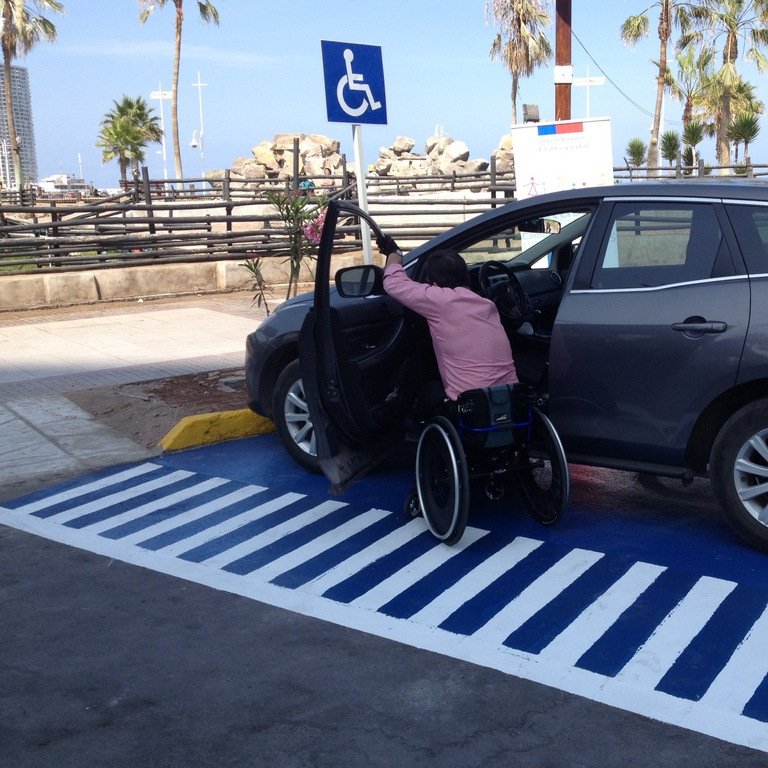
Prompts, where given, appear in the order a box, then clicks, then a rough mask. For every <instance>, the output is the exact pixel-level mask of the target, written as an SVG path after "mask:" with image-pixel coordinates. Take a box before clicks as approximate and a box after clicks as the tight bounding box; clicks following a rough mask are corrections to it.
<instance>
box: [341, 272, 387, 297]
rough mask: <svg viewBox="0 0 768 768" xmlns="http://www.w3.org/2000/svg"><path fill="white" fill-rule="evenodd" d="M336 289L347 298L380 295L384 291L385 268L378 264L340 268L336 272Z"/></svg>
mask: <svg viewBox="0 0 768 768" xmlns="http://www.w3.org/2000/svg"><path fill="white" fill-rule="evenodd" d="M336 290H337V291H338V292H339V296H343V297H344V298H345V299H359V298H362V297H364V296H380V295H381V294H382V293H384V270H383V269H382V268H381V267H379V266H377V265H376V264H365V265H364V266H360V267H345V268H344V269H340V270H338V272H336Z"/></svg>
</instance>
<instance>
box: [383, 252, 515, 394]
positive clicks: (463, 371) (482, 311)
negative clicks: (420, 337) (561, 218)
mask: <svg viewBox="0 0 768 768" xmlns="http://www.w3.org/2000/svg"><path fill="white" fill-rule="evenodd" d="M384 289H385V290H386V292H387V293H388V294H389V295H390V296H392V297H393V298H395V299H397V300H398V301H399V302H400V303H401V304H403V305H404V306H406V307H408V308H409V309H412V310H413V311H414V312H416V313H418V314H419V315H421V316H422V317H424V318H425V319H426V321H427V323H428V325H429V331H430V334H431V335H432V344H433V346H434V349H435V357H436V358H437V366H438V368H439V369H440V376H441V378H442V380H443V386H444V387H445V393H446V395H448V397H450V398H451V400H456V398H457V397H458V396H459V395H460V394H461V393H462V392H466V391H467V390H469V389H478V388H479V387H489V386H492V385H494V384H511V383H514V382H516V381H517V374H516V372H515V363H514V361H513V360H512V350H511V348H510V346H509V339H508V338H507V334H506V331H505V330H504V328H503V327H502V325H501V320H500V319H499V312H498V310H497V309H496V305H495V304H494V303H493V302H492V301H490V300H489V299H484V298H483V297H482V296H478V295H477V294H476V293H473V292H472V291H471V290H470V289H469V288H440V287H438V286H436V285H427V284H426V283H417V282H416V281H415V280H411V278H410V277H408V275H407V274H406V273H405V270H404V269H403V267H402V266H401V265H400V264H390V265H389V266H388V267H387V268H386V270H385V271H384Z"/></svg>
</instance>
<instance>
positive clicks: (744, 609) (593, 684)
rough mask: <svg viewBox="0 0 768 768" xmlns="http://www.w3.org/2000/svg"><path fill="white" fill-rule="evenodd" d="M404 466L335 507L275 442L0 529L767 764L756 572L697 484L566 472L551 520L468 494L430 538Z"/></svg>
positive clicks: (57, 505) (73, 490)
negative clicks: (308, 619)
mask: <svg viewBox="0 0 768 768" xmlns="http://www.w3.org/2000/svg"><path fill="white" fill-rule="evenodd" d="M411 467H412V464H411V463H410V459H409V457H408V456H402V457H400V458H399V459H398V461H397V463H394V464H390V465H388V466H386V467H384V468H381V469H380V470H379V471H378V472H377V473H376V474H375V475H372V476H370V477H367V478H365V479H363V480H362V481H360V482H358V483H357V484H356V485H355V486H353V487H352V488H351V489H350V490H349V491H347V492H346V493H344V494H342V495H339V496H333V495H330V494H329V493H328V491H327V484H326V481H325V480H324V479H323V478H320V477H316V476H312V475H308V474H306V473H304V472H303V471H301V470H299V469H297V468H296V467H295V466H294V465H293V464H292V463H291V462H290V461H289V460H288V459H287V458H286V457H285V455H284V454H283V452H282V450H281V449H280V447H279V445H278V443H277V440H276V438H275V437H274V436H265V437H260V438H255V439H251V440H245V441H235V442H231V443H224V444H221V445H218V446H213V447H209V448H205V449H197V450H191V451H187V452H183V453H179V454H172V455H165V456H162V457H157V458H155V459H152V460H149V461H145V462H141V463H136V464H130V465H123V466H119V467H112V468H110V469H108V470H104V471H101V472H98V473H94V474H91V475H88V476H86V477H82V478H78V479H77V480H76V481H73V482H70V483H66V484H62V485H59V486H56V487H54V488H50V489H46V490H45V491H41V492H37V493H35V494H31V495H28V496H25V497H22V498H19V499H16V500H14V501H12V502H9V503H6V504H5V505H4V507H2V508H0V523H2V524H5V525H10V526H13V527H16V528H19V529H22V530H26V531H29V532H31V533H34V534H36V535H40V536H45V537H47V538H50V539H54V540H57V541H61V542H64V543H66V544H70V545H72V546H77V547H80V548H83V549H88V550H90V551H93V552H97V553H100V554H104V555H107V556H109V557H114V558H117V559H120V560H123V561H125V562H130V563H135V564H137V565H141V566H143V567H147V568H151V569H154V570H157V571H160V572H163V573H168V574H171V575H175V576H178V577H180V578H184V579H189V580H192V581H196V582H198V583H202V584H206V585H209V586H211V587H213V588H216V589H221V590H226V591H230V592H234V593H236V594H241V595H244V596H247V597H251V598H253V599H256V600H260V601H262V602H266V603H269V604H272V605H276V606H280V607H283V608H286V609H288V610H294V611H298V612H301V613H303V614H305V615H309V616H315V617H317V618H321V619H324V620H326V621H331V622H335V623H337V624H340V625H343V626H347V627H352V628H355V629H359V630H361V631H365V632H370V633H373V634H377V635H380V636H382V637H387V638H391V639H393V640H397V641H399V642H402V643H408V644H411V645H413V646H415V647H419V648H425V649H428V650H432V651H435V652H437V653H441V654H444V655H447V656H452V657H455V658H460V659H463V660H467V661H471V662H474V663H478V664H482V665H484V666H487V667H491V668H495V669H498V670H500V671H503V672H505V673H508V674H513V675H517V676H520V677H523V678H526V679H530V680H533V681H537V682H541V683H544V684H546V685H550V686H554V687H557V688H560V689H562V690H564V691H568V692H571V693H575V694H579V695H582V696H586V697H588V698H590V699H593V700H595V701H600V702H604V703H606V704H609V705H612V706H617V707H621V708H624V709H627V710H629V711H633V712H637V713H640V714H644V715H648V716H650V717H653V718H656V719H658V720H662V721H665V722H668V723H671V724H675V725H679V726H683V727H686V728H690V729H693V730H696V731H699V732H701V733H706V734H709V735H713V736H716V737H719V738H721V739H725V740H728V741H732V742H734V743H738V744H744V745H746V746H750V747H753V748H756V749H761V750H764V751H768V655H767V654H765V652H764V649H765V647H766V642H767V641H768V567H767V565H766V564H767V563H768V560H766V556H765V555H762V554H760V553H758V552H755V551H753V550H750V549H749V548H747V547H746V546H744V545H742V544H741V543H740V542H739V541H737V540H736V539H735V538H734V537H733V535H732V534H731V532H730V528H729V527H728V526H727V525H726V524H725V523H724V522H723V521H721V520H720V517H719V513H718V512H717V510H716V509H715V508H714V503H713V502H712V500H711V498H710V497H709V494H708V491H707V490H706V488H705V489H703V490H702V489H696V488H694V489H693V490H691V491H684V490H683V489H680V490H679V491H678V490H674V489H673V490H669V491H666V492H665V489H666V486H662V487H661V489H662V492H660V493H650V492H649V491H648V490H647V489H646V488H643V487H642V486H640V485H638V484H637V483H636V481H635V480H634V479H633V478H632V477H631V476H620V477H618V479H617V475H616V473H614V474H610V473H601V472H597V471H594V470H586V469H584V468H574V483H573V494H572V503H571V505H570V507H569V509H568V512H567V514H566V516H565V517H564V518H563V520H562V521H561V522H560V523H559V524H558V525H556V526H554V527H552V528H545V527H542V526H540V525H539V524H537V523H536V522H535V521H533V520H532V519H530V518H529V517H528V516H527V515H526V514H525V512H524V511H523V510H524V507H523V505H522V504H521V503H519V502H518V501H517V500H516V499H515V498H514V495H511V496H510V497H508V498H506V499H505V500H503V501H502V502H490V501H487V500H486V499H485V498H484V496H483V495H482V492H478V493H477V494H476V495H475V496H474V497H473V504H472V512H471V514H470V520H469V526H468V527H467V530H466V532H465V534H464V536H463V538H462V539H461V540H460V542H459V543H458V544H457V545H455V546H453V547H446V546H444V545H442V544H440V543H438V542H437V541H436V540H435V539H434V538H433V537H432V536H431V534H429V532H428V531H427V529H426V526H425V525H424V523H423V521H422V520H420V519H416V520H411V519H409V518H406V517H405V515H404V514H403V513H402V511H401V507H402V503H403V500H404V498H405V495H406V493H407V491H408V490H409V488H410V485H411V472H412V469H411Z"/></svg>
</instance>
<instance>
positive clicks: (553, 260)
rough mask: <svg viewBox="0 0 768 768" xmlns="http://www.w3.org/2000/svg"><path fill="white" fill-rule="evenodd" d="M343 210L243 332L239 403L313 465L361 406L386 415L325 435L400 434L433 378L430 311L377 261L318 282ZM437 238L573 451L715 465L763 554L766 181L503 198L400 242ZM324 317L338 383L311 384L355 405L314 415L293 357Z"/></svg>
mask: <svg viewBox="0 0 768 768" xmlns="http://www.w3.org/2000/svg"><path fill="white" fill-rule="evenodd" d="M345 205H346V206H347V207H349V204H342V208H343V207H344V206H345ZM343 212H344V214H345V215H347V214H349V210H345V211H343ZM338 217H339V210H338V207H337V204H332V205H331V207H330V208H329V210H328V214H327V216H326V231H325V232H324V234H323V241H322V242H321V247H320V254H319V262H318V284H317V286H316V290H315V294H314V295H311V294H310V295H307V296H302V297H298V298H297V299H295V300H293V301H290V302H286V304H284V305H283V306H282V307H280V309H279V310H278V311H277V312H275V313H274V314H273V315H272V316H271V317H270V318H269V319H267V320H266V321H265V322H264V323H263V324H262V325H261V326H260V327H259V328H258V329H256V330H255V331H254V332H253V333H252V334H251V335H250V336H249V337H248V340H247V353H246V377H247V382H248V390H249V397H250V402H249V404H250V407H251V408H252V409H253V410H255V411H257V412H258V413H261V414H263V415H265V416H268V417H270V418H272V419H273V420H274V422H275V425H276V428H277V431H278V433H279V435H280V437H281V439H282V442H283V444H284V445H285V447H286V448H287V450H288V452H289V453H290V454H291V455H292V456H293V457H294V458H295V459H296V460H297V461H299V462H300V463H302V464H303V465H304V466H305V467H307V468H309V469H317V467H318V459H317V455H316V454H317V449H316V445H317V443H316V442H315V437H316V429H320V428H322V429H323V430H324V431H327V430H328V429H331V430H333V429H334V424H336V426H338V424H339V423H341V422H345V423H347V424H349V422H350V420H352V421H354V419H355V413H357V414H361V413H364V412H365V413H369V414H370V413H386V419H385V420H383V421H381V422H380V423H378V424H377V423H376V420H375V419H370V418H367V417H366V418H365V419H361V418H359V420H364V421H366V422H368V423H367V424H364V425H360V430H359V431H358V434H357V435H356V436H355V435H353V434H352V433H351V432H350V430H349V429H347V430H346V431H344V430H341V431H340V430H339V429H336V430H335V437H334V438H333V439H334V440H336V441H337V442H338V441H339V439H340V438H339V435H340V434H342V433H343V434H346V435H348V436H349V439H347V440H346V442H348V443H351V444H352V445H351V448H350V450H351V451H352V452H353V453H354V452H355V451H357V452H363V453H364V452H365V451H363V450H362V449H363V446H364V444H365V445H366V450H367V452H368V453H371V451H370V450H369V449H370V447H371V446H373V447H374V452H375V451H376V450H381V449H383V446H382V445H381V443H382V442H383V440H380V439H379V438H380V437H381V435H384V434H386V436H387V438H388V439H389V440H396V439H399V438H400V437H402V430H400V429H398V426H399V425H400V422H404V421H405V420H406V418H407V412H408V405H409V402H410V399H411V398H412V395H413V393H414V392H415V391H416V390H417V388H418V384H419V381H421V380H424V379H426V378H428V377H434V375H435V367H434V355H433V354H432V350H431V344H430V341H429V336H428V332H427V329H426V327H425V325H424V323H423V321H421V320H420V319H419V318H418V317H416V316H414V315H413V314H412V313H410V312H408V311H407V310H404V309H403V308H402V307H401V306H400V305H399V304H398V303H397V302H396V301H394V300H393V299H391V298H390V297H388V296H386V295H385V294H384V293H383V291H382V290H381V281H380V269H379V268H378V267H370V266H369V267H352V268H350V269H347V270H341V271H340V272H338V273H337V274H336V283H337V289H330V290H329V289H328V281H327V276H328V275H329V274H330V272H329V271H327V270H328V269H329V264H330V258H331V253H332V250H333V245H334V243H335V242H338V235H337V236H336V237H335V238H334V231H333V229H334V227H335V224H336V221H337V219H338ZM444 247H451V248H455V249H457V250H459V251H460V252H461V254H462V256H463V257H464V259H465V260H466V262H467V264H468V265H469V268H470V276H471V280H472V285H473V288H474V290H476V291H477V292H479V293H481V294H483V295H486V296H488V297H489V298H493V299H494V300H495V301H496V303H497V306H498V307H499V311H500V314H501V316H502V319H503V321H504V323H505V325H506V327H507V330H508V334H509V336H510V339H511V342H512V348H513V352H514V356H515V361H516V365H517V369H518V375H519V377H520V378H521V380H522V381H525V382H528V383H531V384H534V385H536V386H538V387H539V388H540V389H542V390H543V391H544V392H545V393H546V395H547V397H548V406H547V407H548V414H549V417H550V419H551V421H552V422H553V423H554V425H555V427H556V428H557V431H558V433H559V435H560V437H561V439H562V441H563V444H564V446H565V450H566V453H567V456H568V460H569V461H570V462H573V463H577V464H586V465H594V466H603V467H612V468H617V469H624V470H633V471H638V472H644V473H652V474H656V475H665V476H671V477H679V478H682V479H683V480H687V479H691V478H693V477H696V476H704V475H709V477H710V479H711V483H712V487H713V489H714V492H715V494H716V496H717V498H718V500H719V502H720V504H721V506H722V508H723V510H724V511H725V514H726V515H727V517H728V519H729V520H730V522H731V523H732V524H733V526H734V527H735V529H736V530H737V531H738V532H739V534H740V535H741V536H742V537H744V538H745V539H746V540H747V541H748V542H749V543H750V544H752V545H753V546H755V547H758V548H760V549H762V550H765V551H768V185H764V184H762V183H759V182H741V181H733V182H726V181H711V180H706V181H696V182H657V183H650V182H649V183H637V184H625V185H619V186H613V187H599V188H590V189H580V190H574V191H568V192H561V193H553V194H547V195H541V196H538V197H534V198H530V199H527V200H524V201H520V202H512V203H509V204H507V205H505V206H503V207H499V208H497V209H495V210H493V211H490V212H488V213H486V214H483V215H481V216H478V217H476V218H474V219H473V220H471V221H469V222H467V223H465V224H462V225H460V226H458V227H456V228H454V229H452V230H451V231H449V232H446V233H445V234H442V235H440V236H439V237H437V238H435V239H433V240H431V241H430V242H428V243H426V244H424V245H422V246H420V247H419V248H416V249H415V250H413V251H411V253H410V254H409V255H408V257H407V258H406V268H407V269H408V270H409V272H410V274H411V276H412V277H414V278H415V279H417V280H418V279H419V277H420V272H421V267H422V266H423V264H424V261H425V257H427V256H428V255H429V253H430V252H431V251H433V250H435V249H437V248H444ZM323 265H325V266H326V271H325V272H323ZM323 275H325V277H323ZM345 285H347V286H355V285H356V286H358V287H359V286H361V285H368V286H369V288H368V289H366V290H365V291H361V290H359V289H356V290H354V291H349V290H345V289H344V286H345ZM318 311H324V312H326V313H329V315H330V319H329V324H328V325H327V327H328V328H331V329H332V334H331V335H332V337H333V338H332V339H330V342H329V343H330V345H331V348H332V350H333V354H334V355H336V358H335V359H334V361H333V365H332V366H331V368H333V370H334V371H335V374H334V376H335V379H334V380H333V381H330V382H329V381H325V382H319V386H320V387H321V388H322V387H326V388H327V387H337V386H338V385H339V384H343V387H342V390H343V392H344V393H345V397H347V398H348V399H349V401H350V402H352V401H354V403H355V408H353V409H352V410H349V409H348V408H347V409H346V410H347V412H346V413H338V414H335V413H330V414H325V415H324V421H323V424H322V425H318V424H315V423H314V421H317V419H314V420H313V418H312V415H311V414H310V407H309V405H308V403H307V399H306V397H305V391H304V379H305V378H306V376H305V375H303V374H308V375H310V376H312V377H314V375H315V371H314V368H313V369H312V370H310V371H308V370H307V369H306V368H305V370H304V371H303V372H302V369H301V363H300V361H299V353H298V350H299V343H300V337H301V329H302V325H303V324H304V322H305V318H306V317H307V315H308V314H309V313H315V312H318ZM305 343H306V342H305ZM323 354H328V353H323ZM326 362H327V361H326ZM305 365H306V364H305ZM333 366H335V367H333ZM325 367H326V368H328V366H327V365H326V366H325ZM385 406H386V407H385ZM338 408H339V409H340V410H345V404H344V403H343V402H341V403H339V405H338ZM332 410H333V409H332ZM313 413H317V412H316V411H313ZM326 416H327V417H328V418H326ZM356 441H357V443H358V445H357V447H356V446H355V445H354V443H355V442H356ZM325 442H327V441H325ZM358 449H359V450H358ZM321 458H322V457H321ZM345 460H346V461H347V462H348V463H349V465H350V466H355V467H357V468H358V469H359V468H360V467H361V466H362V463H361V462H359V461H353V462H349V455H347V457H346V459H345ZM363 463H364V462H363Z"/></svg>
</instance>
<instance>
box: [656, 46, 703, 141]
mask: <svg viewBox="0 0 768 768" xmlns="http://www.w3.org/2000/svg"><path fill="white" fill-rule="evenodd" d="M714 57H715V52H714V50H713V49H712V48H702V49H701V50H699V51H698V53H696V52H695V51H694V49H693V48H687V49H686V50H685V51H682V52H681V53H678V54H677V55H676V57H675V58H676V60H677V77H676V78H675V77H674V75H672V73H671V72H669V71H668V72H667V90H668V91H669V93H670V94H671V95H672V98H673V99H675V100H676V101H681V102H682V103H683V126H686V125H688V123H690V122H691V120H692V119H693V108H694V105H695V104H696V102H697V101H699V100H700V99H701V98H702V95H703V92H704V86H705V82H706V80H707V78H708V77H709V76H710V75H711V74H712V61H713V59H714Z"/></svg>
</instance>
